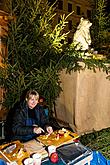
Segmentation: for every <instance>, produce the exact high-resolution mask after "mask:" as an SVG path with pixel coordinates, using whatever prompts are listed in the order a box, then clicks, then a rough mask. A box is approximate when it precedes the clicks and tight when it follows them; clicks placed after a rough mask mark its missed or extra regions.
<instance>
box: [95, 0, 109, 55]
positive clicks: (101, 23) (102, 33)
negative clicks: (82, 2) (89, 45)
mask: <svg viewBox="0 0 110 165" xmlns="http://www.w3.org/2000/svg"><path fill="white" fill-rule="evenodd" d="M94 5H95V7H94V10H93V15H92V16H93V19H92V20H93V25H92V41H93V47H94V48H95V49H96V50H98V51H99V52H101V50H102V47H103V45H105V44H106V38H107V33H108V28H107V25H108V16H107V15H106V10H105V9H106V0H94Z"/></svg>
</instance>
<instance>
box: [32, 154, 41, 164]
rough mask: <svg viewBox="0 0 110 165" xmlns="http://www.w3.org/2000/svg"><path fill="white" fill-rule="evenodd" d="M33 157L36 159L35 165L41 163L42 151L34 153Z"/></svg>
mask: <svg viewBox="0 0 110 165" xmlns="http://www.w3.org/2000/svg"><path fill="white" fill-rule="evenodd" d="M32 158H33V160H34V165H41V154H40V153H35V154H33V155H32Z"/></svg>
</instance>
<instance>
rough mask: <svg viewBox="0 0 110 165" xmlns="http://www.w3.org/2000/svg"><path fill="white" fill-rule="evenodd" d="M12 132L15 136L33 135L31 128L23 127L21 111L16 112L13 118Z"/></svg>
mask: <svg viewBox="0 0 110 165" xmlns="http://www.w3.org/2000/svg"><path fill="white" fill-rule="evenodd" d="M12 131H13V133H14V134H15V135H29V134H32V133H33V127H32V126H26V125H25V116H24V115H23V111H20V110H16V112H15V114H14V117H13V123H12Z"/></svg>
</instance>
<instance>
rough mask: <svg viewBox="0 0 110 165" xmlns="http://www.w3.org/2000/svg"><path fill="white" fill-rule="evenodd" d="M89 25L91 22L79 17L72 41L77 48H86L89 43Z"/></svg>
mask: <svg viewBox="0 0 110 165" xmlns="http://www.w3.org/2000/svg"><path fill="white" fill-rule="evenodd" d="M91 25H92V23H91V22H90V21H89V20H88V19H84V18H81V19H80V23H79V25H78V27H77V30H76V32H75V34H74V37H73V41H74V44H75V46H76V49H77V50H79V49H81V50H88V48H89V45H91V36H90V27H91Z"/></svg>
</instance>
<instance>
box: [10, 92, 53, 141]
mask: <svg viewBox="0 0 110 165" xmlns="http://www.w3.org/2000/svg"><path fill="white" fill-rule="evenodd" d="M38 100H39V94H38V92H37V91H35V90H30V91H28V92H27V94H26V97H25V100H24V102H23V104H20V106H19V108H17V109H16V110H15V114H14V117H13V121H12V132H13V140H20V141H27V140H30V139H32V138H35V137H36V136H39V135H40V134H41V133H42V132H45V131H47V132H48V133H49V134H51V133H52V132H53V128H52V127H51V126H50V125H49V121H48V117H46V115H45V112H44V110H43V108H42V107H41V106H40V105H38Z"/></svg>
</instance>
